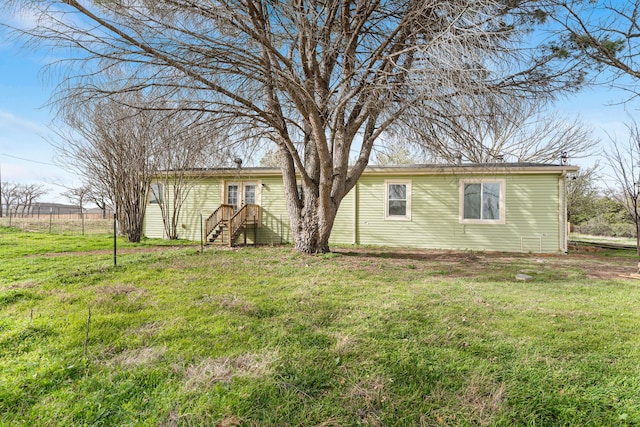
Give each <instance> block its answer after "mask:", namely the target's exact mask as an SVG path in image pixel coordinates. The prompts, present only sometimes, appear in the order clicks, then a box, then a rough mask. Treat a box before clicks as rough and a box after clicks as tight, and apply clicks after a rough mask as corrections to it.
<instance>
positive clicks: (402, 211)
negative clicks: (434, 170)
mask: <svg viewBox="0 0 640 427" xmlns="http://www.w3.org/2000/svg"><path fill="white" fill-rule="evenodd" d="M384 217H385V219H390V220H410V219H411V181H385V214H384Z"/></svg>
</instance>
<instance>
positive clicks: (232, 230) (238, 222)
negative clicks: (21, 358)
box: [229, 204, 260, 246]
mask: <svg viewBox="0 0 640 427" xmlns="http://www.w3.org/2000/svg"><path fill="white" fill-rule="evenodd" d="M248 220H250V221H252V222H253V224H254V226H256V227H257V225H258V224H259V223H260V205H254V204H249V205H244V206H242V207H241V208H240V209H239V210H238V212H236V214H235V215H234V216H233V217H231V219H230V220H229V236H231V238H230V239H229V246H231V245H233V240H234V236H235V235H236V233H237V232H238V231H239V230H240V229H241V228H242V227H243V226H245V225H246V224H247V223H248V222H249V221H248Z"/></svg>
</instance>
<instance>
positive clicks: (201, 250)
mask: <svg viewBox="0 0 640 427" xmlns="http://www.w3.org/2000/svg"><path fill="white" fill-rule="evenodd" d="M203 252H204V232H203V231H202V212H200V255H202V253H203Z"/></svg>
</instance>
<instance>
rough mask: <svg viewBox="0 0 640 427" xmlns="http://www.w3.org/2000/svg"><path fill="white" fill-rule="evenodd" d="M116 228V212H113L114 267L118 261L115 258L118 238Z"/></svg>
mask: <svg viewBox="0 0 640 427" xmlns="http://www.w3.org/2000/svg"><path fill="white" fill-rule="evenodd" d="M116 232H117V229H116V214H115V213H114V214H113V265H114V267H115V266H116V265H118V261H117V260H116V255H117V253H118V250H117V247H118V240H117V237H118V236H117V234H116Z"/></svg>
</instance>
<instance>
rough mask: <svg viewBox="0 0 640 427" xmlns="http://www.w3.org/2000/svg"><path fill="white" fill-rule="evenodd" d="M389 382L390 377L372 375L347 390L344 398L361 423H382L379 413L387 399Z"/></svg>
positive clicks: (372, 424)
mask: <svg viewBox="0 0 640 427" xmlns="http://www.w3.org/2000/svg"><path fill="white" fill-rule="evenodd" d="M391 382H392V380H390V379H387V378H384V377H381V376H374V377H371V378H367V379H364V380H362V381H359V382H358V383H357V384H356V385H354V386H353V387H352V388H351V389H350V390H349V392H348V394H347V396H346V398H347V400H348V401H349V403H350V406H351V407H352V408H353V409H354V410H355V412H356V413H357V415H358V416H359V417H360V421H361V423H362V424H365V425H371V426H382V425H384V423H383V422H382V420H381V419H380V415H381V411H382V407H383V405H384V403H385V402H386V401H388V400H389V394H388V392H387V385H388V384H389V383H391Z"/></svg>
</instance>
